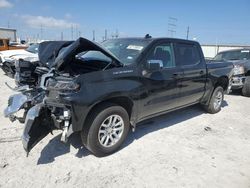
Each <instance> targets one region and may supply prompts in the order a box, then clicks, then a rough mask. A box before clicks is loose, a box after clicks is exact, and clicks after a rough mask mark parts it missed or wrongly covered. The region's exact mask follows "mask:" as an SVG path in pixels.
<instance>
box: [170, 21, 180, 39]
mask: <svg viewBox="0 0 250 188" xmlns="http://www.w3.org/2000/svg"><path fill="white" fill-rule="evenodd" d="M177 21H178V19H177V18H174V17H169V18H168V33H169V34H170V37H174V34H175V33H176V27H177Z"/></svg>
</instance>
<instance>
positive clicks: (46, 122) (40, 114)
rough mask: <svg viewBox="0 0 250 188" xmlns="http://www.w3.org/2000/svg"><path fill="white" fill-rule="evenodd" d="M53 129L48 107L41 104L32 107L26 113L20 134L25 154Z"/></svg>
mask: <svg viewBox="0 0 250 188" xmlns="http://www.w3.org/2000/svg"><path fill="white" fill-rule="evenodd" d="M53 129H55V127H54V124H53V120H52V118H51V116H50V114H49V112H48V109H46V108H44V107H43V104H38V105H36V106H34V107H32V108H31V109H30V110H29V111H28V113H27V116H26V120H25V128H24V132H23V135H22V143H23V147H24V150H25V151H26V152H27V155H28V153H29V152H30V151H31V149H32V148H33V147H34V146H35V145H36V144H37V143H38V142H39V141H40V140H42V139H43V138H44V137H45V136H47V135H48V134H49V133H50V132H52V130H53Z"/></svg>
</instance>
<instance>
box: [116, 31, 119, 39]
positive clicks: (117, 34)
mask: <svg viewBox="0 0 250 188" xmlns="http://www.w3.org/2000/svg"><path fill="white" fill-rule="evenodd" d="M118 37H119V32H118V29H116V31H115V38H118Z"/></svg>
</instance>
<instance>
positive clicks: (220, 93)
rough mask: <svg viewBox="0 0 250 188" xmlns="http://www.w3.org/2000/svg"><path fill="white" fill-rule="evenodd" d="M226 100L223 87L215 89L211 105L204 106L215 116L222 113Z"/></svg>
mask: <svg viewBox="0 0 250 188" xmlns="http://www.w3.org/2000/svg"><path fill="white" fill-rule="evenodd" d="M223 100H224V90H223V88H222V87H221V86H218V87H216V88H215V89H214V92H213V94H212V97H211V99H210V101H209V104H208V105H206V106H204V108H205V110H206V111H207V112H208V113H210V114H215V113H218V112H219V111H221V105H222V102H223Z"/></svg>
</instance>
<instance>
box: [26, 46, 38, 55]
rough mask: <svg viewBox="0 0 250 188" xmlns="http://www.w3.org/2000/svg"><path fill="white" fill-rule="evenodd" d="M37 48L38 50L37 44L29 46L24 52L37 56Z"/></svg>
mask: <svg viewBox="0 0 250 188" xmlns="http://www.w3.org/2000/svg"><path fill="white" fill-rule="evenodd" d="M38 48H39V44H32V45H30V46H29V47H28V48H27V49H26V51H28V52H30V53H33V54H37V53H38Z"/></svg>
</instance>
